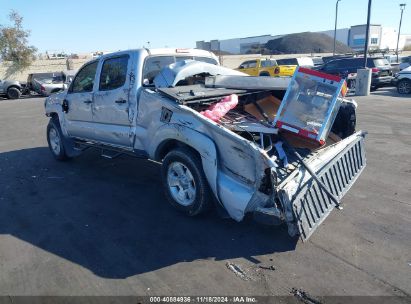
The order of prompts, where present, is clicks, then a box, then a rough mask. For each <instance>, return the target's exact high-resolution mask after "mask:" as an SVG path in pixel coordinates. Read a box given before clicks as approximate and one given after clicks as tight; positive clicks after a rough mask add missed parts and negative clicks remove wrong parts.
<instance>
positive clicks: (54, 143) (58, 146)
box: [47, 117, 69, 160]
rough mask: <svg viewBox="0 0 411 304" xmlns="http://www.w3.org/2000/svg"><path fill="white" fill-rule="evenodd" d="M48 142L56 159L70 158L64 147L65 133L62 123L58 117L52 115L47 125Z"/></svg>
mask: <svg viewBox="0 0 411 304" xmlns="http://www.w3.org/2000/svg"><path fill="white" fill-rule="evenodd" d="M47 142H48V145H49V149H50V151H51V153H52V154H53V156H54V158H55V159H57V160H67V159H69V157H68V155H67V153H66V149H65V147H64V140H63V133H62V132H61V127H60V123H59V121H58V118H56V117H52V118H51V119H50V121H49V124H48V125H47Z"/></svg>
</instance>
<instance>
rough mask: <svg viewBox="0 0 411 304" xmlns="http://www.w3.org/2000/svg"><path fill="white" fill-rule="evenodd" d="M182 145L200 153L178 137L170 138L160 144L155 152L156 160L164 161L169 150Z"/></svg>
mask: <svg viewBox="0 0 411 304" xmlns="http://www.w3.org/2000/svg"><path fill="white" fill-rule="evenodd" d="M181 147H185V148H188V149H190V150H192V151H193V152H195V153H197V154H198V155H200V153H198V151H197V150H195V149H194V148H193V147H191V146H189V145H187V144H186V143H183V142H181V141H179V140H176V139H168V140H165V141H163V142H162V143H160V144H159V145H158V147H157V150H156V152H155V154H154V159H155V160H156V161H162V160H163V158H164V157H165V156H166V155H167V153H168V152H170V151H171V150H174V149H177V148H181Z"/></svg>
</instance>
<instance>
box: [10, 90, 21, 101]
mask: <svg viewBox="0 0 411 304" xmlns="http://www.w3.org/2000/svg"><path fill="white" fill-rule="evenodd" d="M20 95H21V92H20V90H19V89H18V88H15V87H11V88H8V89H7V98H8V99H19V98H20Z"/></svg>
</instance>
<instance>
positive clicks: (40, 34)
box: [0, 0, 411, 53]
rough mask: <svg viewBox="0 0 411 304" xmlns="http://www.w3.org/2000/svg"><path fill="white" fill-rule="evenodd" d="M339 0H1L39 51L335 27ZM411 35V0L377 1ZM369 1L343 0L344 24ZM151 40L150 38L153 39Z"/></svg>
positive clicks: (358, 17) (391, 22)
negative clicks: (17, 16)
mask: <svg viewBox="0 0 411 304" xmlns="http://www.w3.org/2000/svg"><path fill="white" fill-rule="evenodd" d="M335 3H336V1H335V0H282V1H280V0H271V1H267V0H247V1H243V0H237V1H235V0H207V1H196V0H157V1H156V0H151V1H150V0H148V1H147V0H117V1H107V0H100V1H95V0H87V1H79V0H70V1H55V0H31V1H30V0H0V24H2V25H7V24H9V20H8V14H9V12H10V10H16V11H17V12H18V13H19V14H20V15H21V16H22V17H23V27H24V28H25V29H28V30H30V31H31V36H30V38H29V42H30V44H31V45H34V46H35V47H37V49H38V50H39V52H45V51H49V52H55V51H65V52H66V53H85V52H92V51H97V50H100V51H116V50H124V49H130V48H140V47H142V46H143V45H145V46H149V47H152V48H156V47H181V48H185V47H195V42H196V41H198V40H206V41H208V40H210V39H229V38H240V37H248V36H257V35H266V34H271V35H278V34H289V33H298V32H304V31H311V32H313V31H322V30H331V29H334V21H335V19H334V18H335ZM400 3H406V4H407V6H406V9H405V11H404V16H403V23H402V27H401V32H402V33H407V34H411V0H373V1H372V12H371V23H374V24H381V25H383V26H386V27H394V28H398V24H399V20H400V9H399V4H400ZM367 5H368V0H341V1H340V2H339V13H338V28H345V27H350V26H351V25H358V24H365V23H366V21H367ZM148 41H149V42H150V43H149V44H148Z"/></svg>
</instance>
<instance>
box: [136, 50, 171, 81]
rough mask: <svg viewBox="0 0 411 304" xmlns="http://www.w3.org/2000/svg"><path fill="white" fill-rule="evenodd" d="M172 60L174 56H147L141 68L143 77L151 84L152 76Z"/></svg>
mask: <svg viewBox="0 0 411 304" xmlns="http://www.w3.org/2000/svg"><path fill="white" fill-rule="evenodd" d="M174 62H175V58H174V56H156V57H149V58H147V59H146V62H145V64H144V68H143V79H147V80H148V82H149V84H152V83H153V80H154V77H156V75H157V74H158V73H159V72H160V71H161V69H162V68H164V67H166V66H168V65H170V64H172V63H174Z"/></svg>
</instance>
